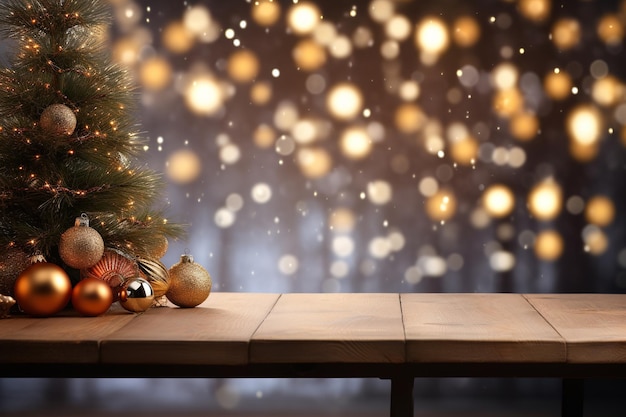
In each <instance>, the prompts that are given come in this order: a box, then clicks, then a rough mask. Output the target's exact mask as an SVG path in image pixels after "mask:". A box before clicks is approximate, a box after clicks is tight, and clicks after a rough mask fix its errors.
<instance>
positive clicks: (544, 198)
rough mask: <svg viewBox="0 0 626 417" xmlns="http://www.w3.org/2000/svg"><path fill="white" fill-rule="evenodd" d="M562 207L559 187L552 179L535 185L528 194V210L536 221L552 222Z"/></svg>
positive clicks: (561, 195)
mask: <svg viewBox="0 0 626 417" xmlns="http://www.w3.org/2000/svg"><path fill="white" fill-rule="evenodd" d="M562 206H563V193H562V191H561V187H560V186H559V185H558V184H557V183H556V182H555V181H554V180H552V179H546V180H544V181H542V182H540V183H538V184H536V185H535V186H534V187H533V188H532V189H531V191H530V193H529V194H528V209H529V210H530V213H531V214H532V215H533V216H534V217H535V218H536V219H538V220H544V221H547V220H552V219H554V218H555V217H556V216H558V215H559V213H560V212H561V209H562Z"/></svg>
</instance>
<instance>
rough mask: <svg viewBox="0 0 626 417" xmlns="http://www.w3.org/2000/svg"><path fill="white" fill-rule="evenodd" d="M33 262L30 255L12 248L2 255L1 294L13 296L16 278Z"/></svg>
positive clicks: (0, 264) (0, 267)
mask: <svg viewBox="0 0 626 417" xmlns="http://www.w3.org/2000/svg"><path fill="white" fill-rule="evenodd" d="M30 264H31V262H30V260H29V257H28V255H27V254H26V253H25V252H24V251H21V250H19V249H17V248H11V249H9V250H7V251H6V252H4V253H2V254H1V255H0V294H4V295H10V296H13V289H14V287H15V280H16V279H17V277H18V276H19V275H20V274H21V273H22V271H24V270H25V269H26V268H28V266H30Z"/></svg>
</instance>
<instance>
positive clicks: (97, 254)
mask: <svg viewBox="0 0 626 417" xmlns="http://www.w3.org/2000/svg"><path fill="white" fill-rule="evenodd" d="M103 254H104V240H102V236H100V233H98V232H97V231H96V230H95V229H93V228H91V227H89V219H88V218H87V215H85V214H83V215H82V216H81V217H77V218H76V222H75V224H74V227H71V228H69V229H67V230H66V231H65V232H64V233H63V234H62V235H61V240H60V242H59V255H60V256H61V259H62V260H63V262H65V263H66V264H67V265H68V266H70V267H72V268H76V269H83V268H89V267H91V266H93V265H95V264H96V263H97V262H98V261H99V260H100V258H102V255H103Z"/></svg>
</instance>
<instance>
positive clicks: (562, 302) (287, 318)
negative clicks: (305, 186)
mask: <svg viewBox="0 0 626 417" xmlns="http://www.w3.org/2000/svg"><path fill="white" fill-rule="evenodd" d="M438 362H442V363H443V362H447V363H466V364H481V363H492V364H494V363H496V364H497V363H503V364H504V363H521V364H524V363H528V364H542V363H580V364H585V363H604V364H625V363H626V295H615V294H612V295H608V294H607V295H600V294H550V295H538V294H396V293H386V294H369V293H368V294H363V293H350V294H345V293H341V294H297V293H290V294H260V293H219V292H216V293H212V294H211V295H210V296H209V298H208V299H207V300H206V301H205V302H204V303H203V304H201V305H200V306H198V307H196V308H192V309H181V308H177V307H158V308H152V309H150V310H148V311H147V312H145V313H142V314H133V313H129V312H126V311H125V310H122V309H121V308H119V307H115V308H112V309H111V310H110V311H109V312H107V313H106V314H104V315H102V316H100V317H93V318H91V317H80V316H79V315H78V314H77V313H76V312H74V311H64V312H62V313H60V314H58V315H56V316H53V317H47V318H37V317H27V316H14V317H10V318H6V319H1V320H0V363H4V364H38V363H39V364H41V363H44V364H105V365H106V364H112V365H123V364H131V363H132V364H141V363H144V364H163V365H174V366H176V365H181V366H183V365H207V366H212V365H219V366H223V365H238V366H246V365H255V364H257V365H268V364H315V363H324V364H334V363H336V364H405V363H409V364H425V363H438Z"/></svg>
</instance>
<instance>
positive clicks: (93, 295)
mask: <svg viewBox="0 0 626 417" xmlns="http://www.w3.org/2000/svg"><path fill="white" fill-rule="evenodd" d="M111 303H113V291H112V290H111V287H110V286H109V284H107V283H106V282H104V281H103V280H101V279H98V278H91V277H90V278H85V279H83V280H81V281H80V282H79V283H78V284H76V285H75V286H74V289H73V290H72V306H73V307H74V309H75V310H76V311H78V312H79V313H80V314H82V315H83V316H92V317H93V316H99V315H101V314H104V313H105V312H106V311H107V310H108V309H109V307H111Z"/></svg>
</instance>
